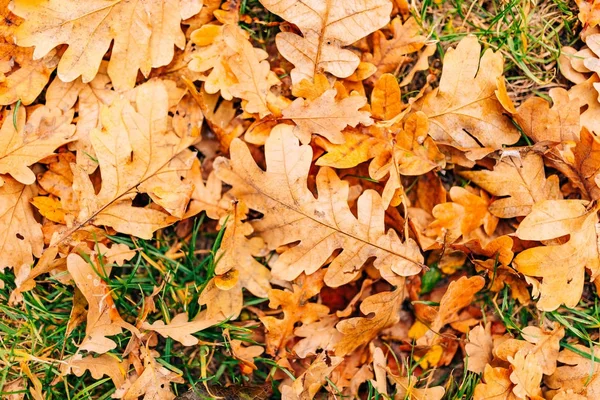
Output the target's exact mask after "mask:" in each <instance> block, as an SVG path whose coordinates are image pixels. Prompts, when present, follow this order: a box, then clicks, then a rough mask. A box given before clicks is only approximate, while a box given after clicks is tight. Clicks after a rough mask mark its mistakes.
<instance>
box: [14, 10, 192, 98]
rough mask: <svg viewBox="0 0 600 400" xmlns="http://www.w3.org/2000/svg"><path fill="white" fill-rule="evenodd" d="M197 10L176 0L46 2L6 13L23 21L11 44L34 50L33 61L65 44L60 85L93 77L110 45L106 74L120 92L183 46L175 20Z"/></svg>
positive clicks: (164, 61)
mask: <svg viewBox="0 0 600 400" xmlns="http://www.w3.org/2000/svg"><path fill="white" fill-rule="evenodd" d="M201 6H202V4H201V3H200V2H196V3H195V5H194V6H193V7H181V2H180V1H179V0H169V2H168V3H166V4H165V3H164V2H163V1H158V0H152V1H147V2H144V3H129V2H117V3H112V4H107V3H106V2H104V1H103V0H96V1H91V2H86V3H80V2H78V1H73V0H66V1H65V0H51V1H49V2H47V3H44V4H36V3H33V4H32V3H29V2H27V1H24V0H16V1H13V2H12V3H11V4H10V10H11V11H12V12H13V13H15V14H16V15H18V16H19V17H21V18H23V19H24V21H23V23H22V24H21V25H20V26H19V27H18V28H17V29H16V31H15V36H16V42H17V44H18V45H19V46H23V47H30V46H35V51H34V53H33V56H34V58H40V57H43V56H44V55H46V54H48V53H49V52H50V51H51V50H52V49H53V48H55V47H57V46H59V45H61V44H67V45H68V46H69V47H68V48H67V50H66V51H65V53H64V54H63V55H62V57H61V59H60V62H59V64H58V77H59V78H60V79H61V80H62V81H64V82H71V81H73V80H75V79H76V78H77V77H79V76H81V77H82V79H83V81H84V83H86V82H90V81H91V80H92V79H94V77H95V76H96V74H97V72H98V68H99V66H100V63H101V61H102V58H103V57H104V55H105V54H106V52H107V50H108V48H109V46H110V45H111V42H112V51H111V59H110V61H109V63H108V75H109V76H110V78H111V80H112V82H113V85H114V86H115V88H116V89H118V90H123V89H130V88H133V86H134V85H135V82H136V78H137V74H138V70H141V71H142V73H143V74H144V76H146V77H147V76H148V74H149V73H150V70H151V68H156V67H160V66H163V65H167V64H168V63H169V62H170V61H171V59H172V58H173V54H174V46H177V47H179V48H180V49H183V48H184V46H185V35H184V34H183V32H182V31H181V26H180V24H181V20H182V19H185V18H189V17H191V16H192V15H194V14H196V13H198V12H199V11H200V8H201ZM64 10H69V12H68V13H65V11H64Z"/></svg>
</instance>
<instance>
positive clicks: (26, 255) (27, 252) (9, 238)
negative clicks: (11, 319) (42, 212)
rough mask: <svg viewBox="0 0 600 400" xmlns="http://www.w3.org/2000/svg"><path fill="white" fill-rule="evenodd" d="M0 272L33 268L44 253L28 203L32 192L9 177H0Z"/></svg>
mask: <svg viewBox="0 0 600 400" xmlns="http://www.w3.org/2000/svg"><path fill="white" fill-rule="evenodd" d="M0 179H4V185H2V186H0V269H3V268H5V267H13V268H14V269H15V275H19V270H21V269H23V268H29V267H31V266H32V265H33V257H34V256H35V257H37V258H39V257H40V256H41V255H42V250H43V249H44V238H43V235H42V226H41V225H40V223H39V222H37V220H36V219H35V215H34V213H33V208H32V207H31V204H30V201H31V200H32V199H33V198H34V196H35V195H36V188H35V186H32V185H23V184H22V183H20V182H17V181H16V180H14V179H13V178H11V177H9V176H4V177H3V178H2V175H0Z"/></svg>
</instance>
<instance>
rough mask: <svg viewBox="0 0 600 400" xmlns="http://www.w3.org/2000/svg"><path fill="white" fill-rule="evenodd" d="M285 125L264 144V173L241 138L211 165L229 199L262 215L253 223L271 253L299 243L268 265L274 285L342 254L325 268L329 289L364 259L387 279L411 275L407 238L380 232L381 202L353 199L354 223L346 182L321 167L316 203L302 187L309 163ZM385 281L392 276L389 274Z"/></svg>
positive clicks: (417, 264)
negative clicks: (383, 270)
mask: <svg viewBox="0 0 600 400" xmlns="http://www.w3.org/2000/svg"><path fill="white" fill-rule="evenodd" d="M292 130H293V128H292V127H290V126H289V125H279V126H278V127H276V128H274V129H273V131H272V132H271V136H270V137H269V139H268V140H267V143H266V147H265V153H266V160H267V171H266V172H265V171H262V170H261V169H260V168H258V166H257V165H256V163H255V162H254V160H253V159H252V156H251V154H250V152H249V150H248V148H247V146H246V145H245V144H244V143H243V142H242V141H241V140H234V141H233V142H232V144H231V149H230V150H231V160H227V159H225V158H218V159H217V160H216V161H215V170H216V171H217V176H218V177H219V178H220V179H221V180H223V181H224V182H226V183H228V184H230V185H232V190H231V194H232V195H233V196H234V197H236V198H238V199H240V200H242V201H244V202H245V203H246V204H247V205H248V207H249V208H251V209H253V210H257V211H260V212H262V213H263V214H264V217H263V218H262V219H260V220H258V221H256V222H254V223H253V224H252V225H253V227H254V229H255V232H256V233H258V234H259V235H260V236H261V237H262V238H263V239H264V240H265V242H266V243H267V245H268V246H269V248H270V249H276V248H277V247H279V246H281V245H284V244H289V243H293V242H296V241H300V243H299V244H298V245H297V246H295V247H292V248H289V249H288V250H287V251H285V252H284V253H283V254H281V255H280V256H279V257H278V258H277V260H276V261H275V262H274V263H273V264H272V266H271V272H272V274H273V276H274V277H275V278H277V279H286V280H292V279H294V278H295V277H297V276H298V275H299V274H301V273H302V272H306V273H307V274H312V273H313V272H315V271H316V270H318V269H319V268H320V267H321V266H322V265H323V264H324V263H325V262H326V261H327V260H328V259H329V257H330V256H331V255H332V253H333V252H334V251H335V250H337V249H343V251H342V252H341V253H340V254H339V255H337V257H335V258H334V260H333V262H332V263H331V264H330V265H329V268H327V273H326V275H325V282H326V283H327V285H328V286H331V287H337V286H341V285H343V284H345V283H347V282H349V281H351V280H352V278H353V277H355V276H356V275H357V274H358V273H359V272H360V268H361V267H362V265H363V264H364V263H365V262H366V261H367V259H369V258H371V257H374V258H375V261H374V266H375V267H376V268H380V267H381V266H382V265H384V263H385V264H386V268H387V266H389V269H390V270H391V271H390V272H391V274H388V275H387V276H385V277H386V279H387V278H388V277H389V278H390V279H393V277H394V276H395V275H396V274H397V275H400V276H408V275H414V274H416V273H418V272H419V271H420V269H421V265H422V260H423V258H422V256H421V254H420V252H419V250H418V247H417V245H416V243H415V242H414V241H413V240H412V239H407V241H406V242H404V243H403V242H401V241H400V239H399V237H398V235H397V234H396V233H395V232H394V231H392V230H390V231H388V232H387V234H386V233H385V230H384V220H383V218H384V212H383V207H382V206H381V199H380V197H379V196H378V195H377V194H376V193H375V192H374V191H370V190H368V191H365V192H363V194H362V195H361V196H360V198H359V199H358V218H356V217H354V215H353V214H352V213H351V211H350V209H349V207H348V203H347V199H348V184H347V182H344V181H341V180H340V179H339V178H338V177H337V175H336V174H335V172H333V170H331V169H329V168H322V169H321V170H320V171H319V173H318V175H317V190H318V193H319V197H318V199H315V197H314V196H313V194H312V193H311V192H310V191H309V190H308V187H307V181H306V179H307V175H308V169H309V167H310V162H311V158H312V150H311V148H310V147H309V146H306V145H304V146H300V145H299V143H298V139H297V138H296V137H295V136H294V134H293V133H292ZM390 275H391V276H390Z"/></svg>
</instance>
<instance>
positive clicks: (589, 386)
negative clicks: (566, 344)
mask: <svg viewBox="0 0 600 400" xmlns="http://www.w3.org/2000/svg"><path fill="white" fill-rule="evenodd" d="M574 347H575V350H576V351H577V352H578V353H579V352H580V353H581V354H578V353H576V352H575V351H574V350H569V349H565V350H563V351H561V352H560V354H559V356H558V362H560V363H562V364H563V365H562V366H560V367H558V368H556V371H555V372H554V374H552V375H551V376H548V377H546V378H545V379H544V382H545V383H546V385H548V387H550V388H551V389H560V390H562V391H572V393H575V394H579V395H581V396H584V397H585V398H586V399H595V398H597V396H599V395H600V379H599V378H600V364H599V363H598V362H597V360H598V359H600V351H599V350H598V348H596V347H592V349H590V348H589V347H586V346H582V345H579V344H575V345H574ZM582 354H585V355H587V354H589V355H590V357H587V356H584V355H582ZM591 356H593V357H594V358H595V360H592V359H591ZM557 397H558V396H557ZM557 397H555V398H557ZM569 398H573V399H577V397H575V396H573V397H569Z"/></svg>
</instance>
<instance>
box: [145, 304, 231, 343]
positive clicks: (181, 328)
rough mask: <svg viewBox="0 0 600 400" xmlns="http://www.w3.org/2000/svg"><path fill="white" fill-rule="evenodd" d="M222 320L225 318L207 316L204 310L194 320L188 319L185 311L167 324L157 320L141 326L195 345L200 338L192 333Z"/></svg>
mask: <svg viewBox="0 0 600 400" xmlns="http://www.w3.org/2000/svg"><path fill="white" fill-rule="evenodd" d="M221 321H223V320H222V319H209V318H207V317H206V313H204V312H200V313H198V315H196V317H195V318H194V319H193V320H191V321H188V315H187V313H186V312H183V313H180V314H177V315H176V316H174V317H173V319H172V320H171V321H170V322H169V323H167V324H165V323H164V322H163V321H156V322H154V323H153V324H149V323H148V322H144V323H142V326H141V328H142V329H147V330H150V331H154V332H157V333H159V334H160V335H161V336H162V337H170V338H171V339H173V340H176V341H178V342H179V343H181V344H182V345H184V346H194V345H196V344H198V338H196V337H194V336H192V333H196V332H200V331H201V330H204V329H206V328H208V327H210V326H212V325H215V324H217V323H219V322H221Z"/></svg>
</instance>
